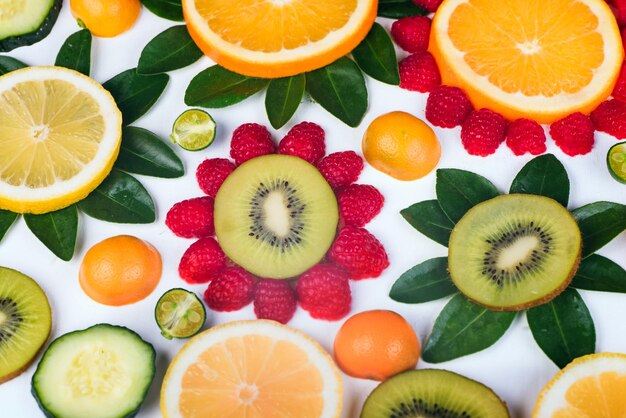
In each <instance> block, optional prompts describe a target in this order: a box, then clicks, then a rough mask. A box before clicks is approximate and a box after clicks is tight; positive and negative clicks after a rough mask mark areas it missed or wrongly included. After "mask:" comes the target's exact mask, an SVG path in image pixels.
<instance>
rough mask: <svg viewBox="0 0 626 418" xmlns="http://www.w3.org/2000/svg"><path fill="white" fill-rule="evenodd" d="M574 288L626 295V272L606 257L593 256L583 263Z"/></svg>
mask: <svg viewBox="0 0 626 418" xmlns="http://www.w3.org/2000/svg"><path fill="white" fill-rule="evenodd" d="M572 287H576V288H578V289H585V290H597V291H601V292H617V293H626V270H624V269H623V268H622V267H621V266H620V265H619V264H617V263H615V262H613V261H611V260H609V259H608V258H606V257H602V256H601V255H598V254H592V255H590V256H589V257H587V258H585V259H584V260H583V261H581V263H580V266H579V267H578V271H577V272H576V275H575V276H574V279H573V280H572Z"/></svg>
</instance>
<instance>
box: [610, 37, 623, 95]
mask: <svg viewBox="0 0 626 418" xmlns="http://www.w3.org/2000/svg"><path fill="white" fill-rule="evenodd" d="M622 32H623V33H625V34H626V31H622ZM625 40H626V39H625ZM612 96H613V97H614V98H615V99H617V100H620V101H622V102H625V103H626V61H625V62H624V64H622V71H620V73H619V78H618V79H617V83H616V84H615V88H614V89H613V94H612Z"/></svg>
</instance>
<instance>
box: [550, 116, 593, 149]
mask: <svg viewBox="0 0 626 418" xmlns="http://www.w3.org/2000/svg"><path fill="white" fill-rule="evenodd" d="M594 131H595V129H594V127H593V123H592V122H591V119H589V117H588V116H585V115H583V114H582V113H580V112H577V113H572V114H571V115H569V116H566V117H565V118H563V119H561V120H558V121H556V122H554V123H553V124H552V125H550V136H551V137H552V139H553V140H554V143H555V144H556V145H557V146H558V147H559V148H561V150H562V151H563V152H564V153H566V154H567V155H570V156H575V155H583V154H587V153H588V152H589V151H591V148H593V142H594Z"/></svg>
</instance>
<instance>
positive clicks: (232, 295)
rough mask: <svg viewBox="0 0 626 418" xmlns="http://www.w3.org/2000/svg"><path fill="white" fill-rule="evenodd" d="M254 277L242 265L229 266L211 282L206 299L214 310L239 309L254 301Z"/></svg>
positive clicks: (206, 292)
mask: <svg viewBox="0 0 626 418" xmlns="http://www.w3.org/2000/svg"><path fill="white" fill-rule="evenodd" d="M253 297H254V277H252V275H251V274H250V273H248V272H247V271H245V270H244V269H242V268H241V267H236V266H235V267H227V268H225V269H224V270H222V271H221V272H220V273H219V274H218V275H217V276H216V277H215V278H214V279H213V280H212V281H211V283H210V284H209V287H207V289H206V291H205V292H204V301H205V302H206V304H207V306H208V307H209V308H211V309H213V310H214V311H220V312H231V311H238V310H239V309H241V308H243V307H244V306H246V305H248V304H249V303H250V302H252V298H253Z"/></svg>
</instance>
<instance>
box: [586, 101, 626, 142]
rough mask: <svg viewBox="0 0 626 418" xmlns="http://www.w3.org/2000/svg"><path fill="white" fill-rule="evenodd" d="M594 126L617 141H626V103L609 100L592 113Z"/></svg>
mask: <svg viewBox="0 0 626 418" xmlns="http://www.w3.org/2000/svg"><path fill="white" fill-rule="evenodd" d="M591 120H592V121H593V125H594V126H595V127H596V129H597V130H598V131H600V132H606V133H607V134H609V135H613V136H614V137H615V138H617V139H626V103H624V102H620V101H619V100H607V101H605V102H602V103H600V106H598V107H597V108H596V110H594V111H593V112H591Z"/></svg>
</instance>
